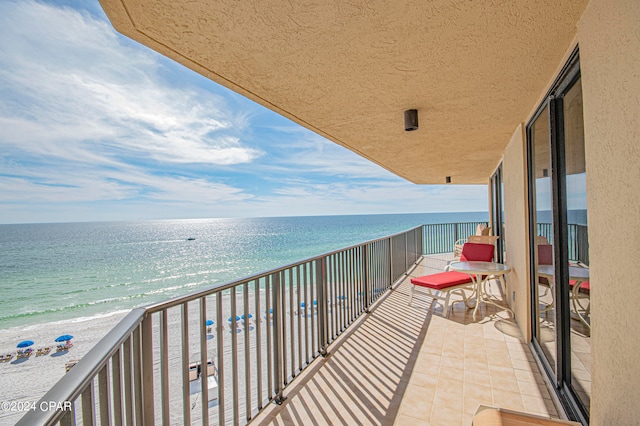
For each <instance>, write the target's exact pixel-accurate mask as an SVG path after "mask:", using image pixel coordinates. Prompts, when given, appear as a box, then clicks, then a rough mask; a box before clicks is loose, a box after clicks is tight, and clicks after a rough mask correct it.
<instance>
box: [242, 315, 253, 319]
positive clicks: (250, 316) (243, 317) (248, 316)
mask: <svg viewBox="0 0 640 426" xmlns="http://www.w3.org/2000/svg"><path fill="white" fill-rule="evenodd" d="M240 318H242V319H245V318H253V315H251V314H247V316H246V317H245V316H244V314H242V316H241V317H240Z"/></svg>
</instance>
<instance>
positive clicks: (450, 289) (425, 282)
mask: <svg viewBox="0 0 640 426" xmlns="http://www.w3.org/2000/svg"><path fill="white" fill-rule="evenodd" d="M494 251H495V249H494V245H493V244H477V243H465V244H464V245H463V247H462V251H461V253H460V260H461V261H462V262H473V261H476V262H491V261H493V255H494ZM448 266H449V265H447V268H448ZM447 268H445V269H447ZM411 284H412V286H411V294H410V296H409V306H411V302H412V301H413V293H414V292H415V291H416V290H417V288H418V287H420V288H422V289H424V291H425V292H426V293H427V294H428V295H429V296H431V297H432V298H433V299H437V300H440V301H442V302H443V313H444V316H445V317H448V316H449V302H450V298H451V294H459V295H461V296H462V301H463V302H464V304H465V305H466V306H467V308H469V309H471V308H473V305H469V298H468V297H467V294H466V293H465V290H474V289H473V288H472V287H473V280H472V279H471V276H470V275H469V274H465V273H463V272H457V271H445V272H440V273H437V274H432V275H424V276H421V277H415V278H411Z"/></svg>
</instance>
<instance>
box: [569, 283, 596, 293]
mask: <svg viewBox="0 0 640 426" xmlns="http://www.w3.org/2000/svg"><path fill="white" fill-rule="evenodd" d="M576 282H577V281H576V280H569V288H573V286H574V285H576ZM579 291H580V293H587V294H588V293H589V292H590V291H591V284H589V281H582V284H580V290H579Z"/></svg>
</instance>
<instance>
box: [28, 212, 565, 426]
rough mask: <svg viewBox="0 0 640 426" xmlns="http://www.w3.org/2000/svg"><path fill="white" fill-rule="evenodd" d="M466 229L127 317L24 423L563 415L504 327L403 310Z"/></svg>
mask: <svg viewBox="0 0 640 426" xmlns="http://www.w3.org/2000/svg"><path fill="white" fill-rule="evenodd" d="M475 226H476V224H475V223H474V224H445V225H425V226H423V227H418V228H415V229H412V230H409V231H406V232H403V233H400V234H396V235H393V236H390V237H386V238H382V239H378V240H374V241H370V242H367V243H363V244H360V245H358V246H354V247H349V248H346V249H343V250H339V251H336V252H332V253H328V254H325V255H322V256H318V257H316V258H312V259H307V260H305V261H302V262H299V263H296V264H293V265H289V266H285V267H282V268H279V269H276V270H272V271H268V272H265V273H262V274H258V275H256V276H253V277H248V278H246V279H243V280H239V281H235V282H232V283H228V284H224V285H219V286H216V287H214V288H210V289H207V290H203V291H201V292H198V293H195V294H191V295H188V296H184V297H180V298H177V299H174V300H170V301H167V302H164V303H161V304H157V305H153V306H149V307H146V308H138V309H135V310H133V311H132V312H131V313H130V314H129V315H128V316H127V317H126V318H125V319H124V320H123V321H122V322H121V323H119V324H118V325H117V326H116V327H115V328H114V329H113V330H112V331H111V332H110V333H109V334H108V335H107V336H106V337H105V338H104V339H103V341H101V342H100V343H99V344H98V345H97V346H96V347H95V348H94V349H92V350H91V351H90V352H89V353H88V354H87V355H86V356H85V357H84V358H83V359H82V360H81V361H80V362H79V363H78V364H77V365H76V366H75V367H74V368H73V369H72V370H71V371H70V372H69V373H68V374H67V375H66V376H65V377H63V379H62V380H60V382H58V383H57V384H56V385H55V386H54V387H53V388H52V389H51V390H50V391H49V392H48V393H47V394H46V395H45V396H44V397H43V398H42V400H41V401H54V402H55V401H58V402H60V405H59V406H58V407H57V408H56V409H55V410H51V411H45V410H36V411H33V412H30V413H28V414H27V415H26V416H25V417H23V418H22V419H21V421H20V422H19V423H18V424H24V425H26V424H29V425H31V424H55V423H60V424H76V423H82V424H95V423H99V424H111V423H114V424H160V423H163V424H191V423H196V424H200V423H202V424H228V423H230V424H245V423H248V422H252V423H254V424H272V423H273V424H306V423H307V421H308V422H309V423H311V424H394V423H398V424H447V425H450V424H469V421H470V419H471V416H472V414H473V412H474V411H475V410H476V408H477V406H478V405H480V404H484V405H495V406H500V407H503V408H510V409H515V410H518V411H525V412H529V413H533V414H542V415H546V416H557V415H558V413H557V412H556V411H555V408H554V404H553V403H552V401H551V396H550V394H549V393H548V391H547V390H546V388H545V385H544V381H543V379H542V375H541V374H540V373H539V371H538V369H537V366H536V364H535V362H534V360H533V357H532V356H531V354H530V353H529V349H528V347H527V345H526V344H525V343H524V342H523V341H522V337H521V335H520V332H519V329H518V327H517V326H516V324H515V323H514V321H513V320H512V319H510V317H509V314H507V313H506V312H503V311H502V310H501V309H499V308H495V307H492V306H491V305H483V307H482V309H481V310H480V311H479V312H480V314H481V315H479V316H478V318H477V321H474V320H473V319H472V317H471V313H470V311H467V309H466V308H465V307H464V304H460V303H457V304H454V307H453V310H452V313H451V314H450V315H449V317H448V318H444V317H443V316H442V308H441V307H439V305H438V306H436V309H435V310H433V311H432V310H429V307H430V305H431V304H432V300H431V299H430V298H428V297H426V296H421V295H419V296H417V297H414V302H413V304H412V306H411V307H409V306H408V296H409V287H410V284H409V277H410V276H418V275H425V274H429V273H434V272H439V271H441V270H442V269H443V267H444V265H445V264H446V262H447V260H448V259H450V256H451V255H450V254H448V255H447V254H437V253H441V252H442V251H446V250H449V251H450V250H451V247H453V242H454V241H455V240H456V239H457V238H458V237H460V236H466V235H469V234H473V230H475ZM490 291H491V292H492V293H494V294H495V295H496V297H498V298H500V297H501V296H500V294H501V292H502V290H501V288H500V287H499V286H498V285H497V284H496V283H492V284H491V287H490ZM203 366H206V367H204V368H203ZM37 406H38V407H41V405H40V404H38V405H37Z"/></svg>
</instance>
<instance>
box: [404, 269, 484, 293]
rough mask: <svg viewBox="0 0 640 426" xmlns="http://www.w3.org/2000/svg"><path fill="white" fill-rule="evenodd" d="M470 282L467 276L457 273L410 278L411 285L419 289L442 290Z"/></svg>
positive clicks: (449, 272)
mask: <svg viewBox="0 0 640 426" xmlns="http://www.w3.org/2000/svg"><path fill="white" fill-rule="evenodd" d="M470 282H472V281H471V276H470V275H469V274H465V273H463V272H457V271H448V272H440V273H439V274H433V275H424V276H422V277H416V278H411V284H415V285H419V286H421V287H429V288H432V289H434V290H442V289H445V288H449V287H455V286H457V285H460V284H466V283H470Z"/></svg>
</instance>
